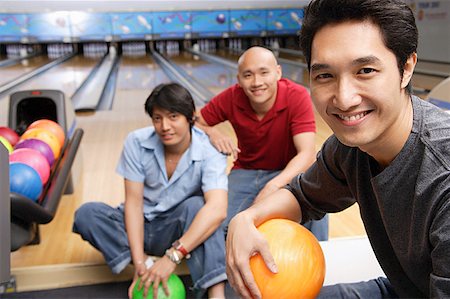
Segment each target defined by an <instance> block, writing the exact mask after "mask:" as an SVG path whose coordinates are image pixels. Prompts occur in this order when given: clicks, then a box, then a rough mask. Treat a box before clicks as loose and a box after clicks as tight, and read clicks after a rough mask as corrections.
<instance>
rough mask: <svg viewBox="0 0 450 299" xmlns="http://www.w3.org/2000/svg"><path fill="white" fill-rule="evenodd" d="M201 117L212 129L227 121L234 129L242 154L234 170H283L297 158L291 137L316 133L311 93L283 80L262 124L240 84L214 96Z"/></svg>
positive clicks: (202, 111)
mask: <svg viewBox="0 0 450 299" xmlns="http://www.w3.org/2000/svg"><path fill="white" fill-rule="evenodd" d="M201 114H202V116H203V118H204V119H205V121H206V122H207V123H208V125H210V126H214V125H216V124H218V123H221V122H223V121H226V120H228V121H230V123H231V125H232V126H233V128H234V131H235V132H236V135H237V139H238V147H239V148H240V150H241V153H240V154H239V155H238V159H237V160H236V161H235V163H234V166H233V169H238V168H243V169H263V170H282V169H284V168H285V167H286V165H287V163H288V162H289V161H290V160H291V159H292V158H293V157H294V156H295V155H296V154H297V150H296V149H295V146H294V142H293V139H292V137H293V136H294V135H296V134H299V133H303V132H315V131H316V125H315V120H314V111H313V106H312V102H311V97H310V96H309V93H308V91H307V90H306V88H304V87H303V86H300V85H298V84H296V83H294V82H292V81H289V80H287V79H284V78H283V79H280V80H279V81H278V91H277V98H276V100H275V103H274V105H273V107H272V108H271V109H270V110H269V111H268V112H267V114H266V115H265V116H264V118H263V119H261V120H258V118H257V117H256V114H255V112H254V110H253V109H252V107H251V106H250V103H249V100H248V98H247V96H246V95H245V93H244V91H243V89H242V88H241V87H239V85H238V84H236V85H233V86H232V87H230V88H228V89H226V90H224V91H223V92H221V93H220V94H218V95H217V96H215V97H214V98H213V99H212V100H211V101H210V102H209V103H208V104H206V106H205V107H203V109H202V110H201Z"/></svg>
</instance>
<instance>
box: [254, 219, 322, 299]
mask: <svg viewBox="0 0 450 299" xmlns="http://www.w3.org/2000/svg"><path fill="white" fill-rule="evenodd" d="M258 231H259V232H261V234H263V236H264V237H265V238H266V240H267V242H268V243H269V248H270V252H271V254H272V256H273V258H274V259H275V263H276V265H277V268H278V273H276V274H274V273H272V272H271V271H270V270H269V269H268V268H267V267H266V264H265V263H264V260H263V259H262V257H261V256H260V255H259V254H257V255H255V256H253V257H252V258H251V259H250V268H251V270H252V273H253V276H254V278H255V281H256V284H257V285H258V288H259V290H260V291H261V295H262V298H264V299H268V298H315V297H316V296H317V295H318V294H319V292H320V289H321V288H322V284H323V281H324V278H325V258H324V256H323V252H322V248H321V247H320V244H319V242H318V241H317V239H316V238H315V236H314V235H313V234H312V233H311V232H310V231H309V230H307V229H306V228H304V227H303V226H302V225H300V224H298V223H296V222H293V221H290V220H286V219H271V220H269V221H266V222H264V223H263V224H261V225H260V226H259V227H258Z"/></svg>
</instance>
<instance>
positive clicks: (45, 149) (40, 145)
mask: <svg viewBox="0 0 450 299" xmlns="http://www.w3.org/2000/svg"><path fill="white" fill-rule="evenodd" d="M14 148H15V149H20V148H31V149H34V150H37V151H38V152H40V153H41V154H42V155H43V156H44V157H45V159H47V162H48V164H49V165H50V167H51V166H52V165H53V163H54V162H55V157H54V155H53V151H52V148H51V147H50V145H48V144H47V143H45V142H44V141H42V140H40V139H36V138H29V139H25V140H22V141H19V143H17V144H16V146H15V147H14Z"/></svg>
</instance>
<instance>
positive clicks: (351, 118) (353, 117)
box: [338, 112, 367, 121]
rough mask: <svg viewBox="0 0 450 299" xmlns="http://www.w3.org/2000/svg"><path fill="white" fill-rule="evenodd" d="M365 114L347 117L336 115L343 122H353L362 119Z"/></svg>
mask: <svg viewBox="0 0 450 299" xmlns="http://www.w3.org/2000/svg"><path fill="white" fill-rule="evenodd" d="M366 114H367V112H362V113H360V114H356V115H352V116H347V115H342V114H338V116H339V118H340V119H342V120H345V121H355V120H358V119H360V118H362V117H364V115H366Z"/></svg>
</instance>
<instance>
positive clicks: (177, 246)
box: [172, 240, 191, 259]
mask: <svg viewBox="0 0 450 299" xmlns="http://www.w3.org/2000/svg"><path fill="white" fill-rule="evenodd" d="M172 247H173V248H175V249H176V250H178V251H179V252H181V253H182V254H183V255H184V258H185V259H189V258H190V257H191V255H190V254H189V252H188V251H187V250H186V248H184V246H183V244H182V243H181V242H180V240H176V241H175V242H173V243H172Z"/></svg>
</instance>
